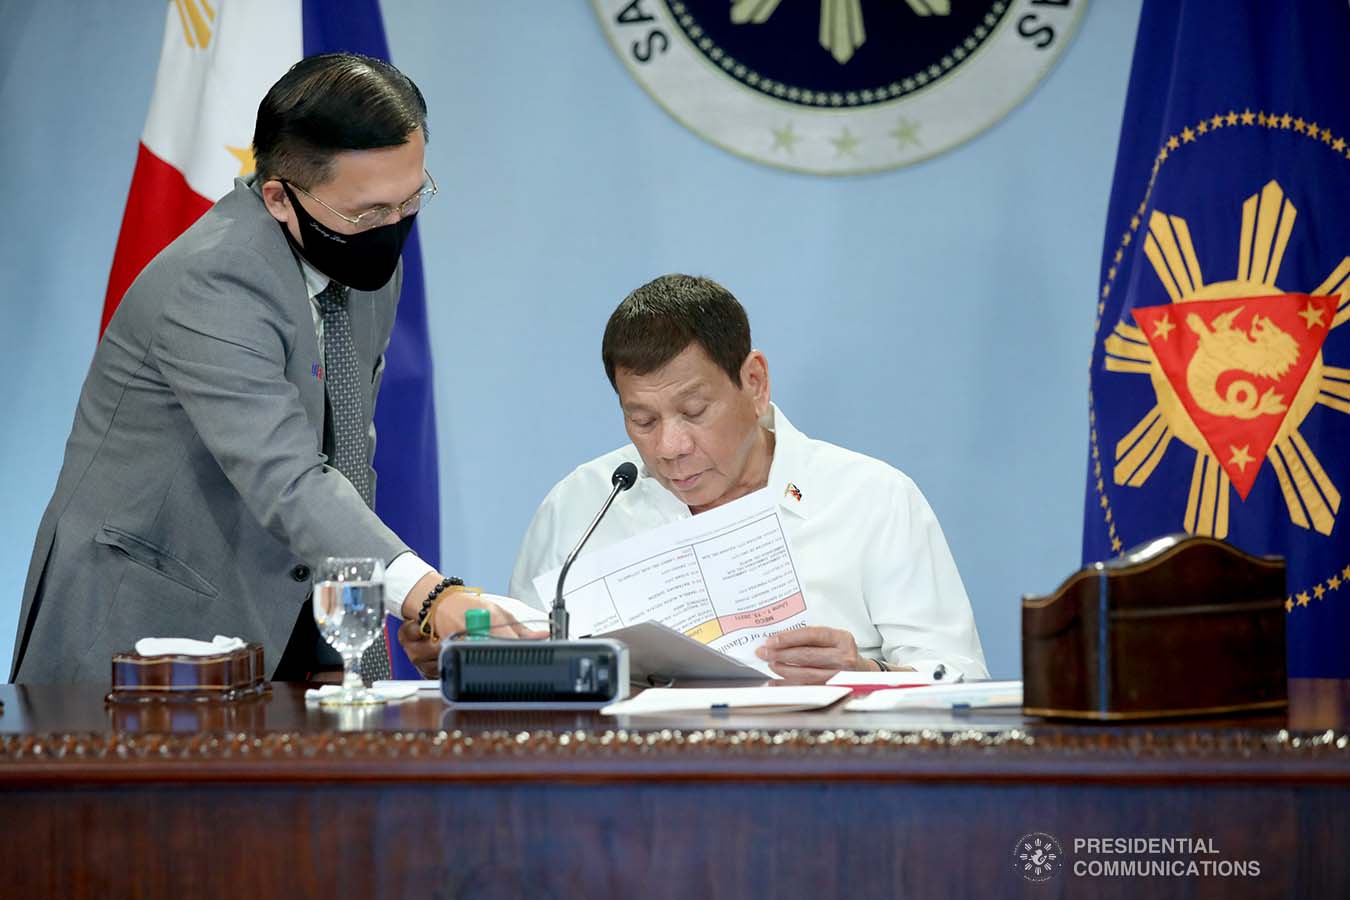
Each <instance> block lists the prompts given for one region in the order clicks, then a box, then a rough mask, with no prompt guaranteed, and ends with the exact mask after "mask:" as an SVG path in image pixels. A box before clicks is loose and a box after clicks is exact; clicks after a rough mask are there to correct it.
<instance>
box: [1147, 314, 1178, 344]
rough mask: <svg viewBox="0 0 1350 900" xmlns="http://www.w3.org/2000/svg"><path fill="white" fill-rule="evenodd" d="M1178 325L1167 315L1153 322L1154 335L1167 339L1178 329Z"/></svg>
mask: <svg viewBox="0 0 1350 900" xmlns="http://www.w3.org/2000/svg"><path fill="white" fill-rule="evenodd" d="M1176 327H1177V326H1175V325H1173V324H1172V320H1171V319H1169V318H1168V317H1167V316H1163V317H1162V318H1160V319H1159V320H1158V321H1157V322H1155V323H1153V336H1154V337H1159V338H1162V339H1163V340H1164V341H1165V340H1167V338H1168V337H1170V336H1171V334H1172V332H1173V331H1175V330H1176Z"/></svg>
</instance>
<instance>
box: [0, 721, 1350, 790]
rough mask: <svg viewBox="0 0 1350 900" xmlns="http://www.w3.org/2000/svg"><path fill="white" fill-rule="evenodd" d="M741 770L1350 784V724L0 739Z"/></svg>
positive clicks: (251, 765) (375, 761)
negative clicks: (1301, 728)
mask: <svg viewBox="0 0 1350 900" xmlns="http://www.w3.org/2000/svg"><path fill="white" fill-rule="evenodd" d="M746 778H752V779H755V780H778V781H782V780H819V779H822V778H829V779H836V780H837V779H844V780H882V781H889V780H915V781H942V782H951V781H972V780H975V781H982V782H987V781H1000V780H1008V781H1019V782H1026V781H1061V782H1062V781H1074V782H1151V783H1160V782H1175V783H1209V782H1234V781H1240V782H1261V783H1265V782H1270V783H1277V782H1339V783H1343V784H1346V785H1347V786H1350V733H1345V732H1339V733H1338V732H1335V731H1330V730H1328V731H1325V732H1319V733H1296V732H1290V731H1288V730H1285V729H1281V730H1279V731H1276V732H1263V731H1251V730H1230V731H1223V732H1203V731H1202V732H1187V731H1166V730H1147V729H1141V730H1130V731H1076V730H1065V731H1052V732H1049V733H1045V734H1033V733H1030V732H1028V731H1027V730H1024V729H1020V728H1011V729H1007V730H1004V731H995V732H990V731H890V730H886V729H876V730H825V731H813V730H798V729H790V730H758V729H750V730H736V729H691V730H681V729H662V730H659V731H636V730H622V729H620V730H596V731H564V732H556V731H543V730H541V731H518V732H513V731H480V732H465V731H460V730H455V731H381V732H337V731H323V732H299V731H278V732H267V733H263V734H249V733H244V732H226V733H196V734H170V733H165V734H121V733H93V732H88V733H65V734H34V735H5V736H2V737H0V785H3V786H6V787H18V786H34V785H38V784H42V783H54V782H58V783H71V782H82V783H90V782H98V783H108V782H194V783H201V782H214V781H232V782H238V781H245V782H272V781H285V782H313V781H324V782H333V781H341V782H384V783H389V782H401V781H410V782H412V781H415V782H419V783H425V782H427V781H446V782H454V781H481V780H491V779H506V780H513V781H515V780H525V781H530V780H538V781H568V782H596V781H680V780H742V779H746Z"/></svg>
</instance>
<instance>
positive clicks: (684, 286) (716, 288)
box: [600, 275, 750, 391]
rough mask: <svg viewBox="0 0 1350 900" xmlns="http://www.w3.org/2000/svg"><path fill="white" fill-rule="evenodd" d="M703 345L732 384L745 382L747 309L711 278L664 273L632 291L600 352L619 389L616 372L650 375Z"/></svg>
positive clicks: (615, 316) (611, 322) (613, 318)
mask: <svg viewBox="0 0 1350 900" xmlns="http://www.w3.org/2000/svg"><path fill="white" fill-rule="evenodd" d="M690 344H698V345H699V346H700V347H702V348H703V352H704V353H707V354H708V356H709V358H710V359H712V361H713V362H715V363H716V364H717V367H718V368H720V369H721V370H722V371H723V372H726V373H727V377H728V378H730V379H731V383H732V384H734V385H736V386H737V387H740V386H741V364H742V363H744V362H745V358H746V357H747V356H749V355H750V319H749V317H747V316H746V314H745V308H744V307H742V306H741V304H740V302H739V301H737V300H736V298H735V297H733V296H732V295H731V291H728V290H727V289H726V288H724V287H722V286H721V285H720V284H718V283H717V282H715V281H713V280H712V279H711V278H702V277H699V276H695V275H662V276H661V277H660V278H656V279H653V280H652V281H649V282H647V283H646V284H644V285H643V286H642V287H640V288H638V289H637V290H635V291H633V293H631V294H629V295H628V296H627V297H625V298H624V301H623V302H622V303H620V304H619V308H618V309H616V310H614V313H613V315H611V316H610V317H609V324H607V325H606V326H605V337H604V340H603V341H601V345H600V356H601V358H602V359H603V360H604V362H605V374H606V375H608V376H609V383H610V385H612V386H613V387H614V389H615V390H616V391H617V390H618V389H619V386H618V384H617V383H616V382H615V380H614V373H615V371H616V370H618V369H627V370H629V371H631V372H633V373H634V374H636V375H649V374H651V373H652V372H655V371H656V370H657V369H659V368H661V367H662V366H664V365H665V364H666V363H668V362H670V361H671V360H672V359H674V358H675V357H677V356H679V355H680V354H681V353H683V352H684V350H685V348H686V347H688V346H689V345H690Z"/></svg>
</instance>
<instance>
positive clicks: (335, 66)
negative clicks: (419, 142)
mask: <svg viewBox="0 0 1350 900" xmlns="http://www.w3.org/2000/svg"><path fill="white" fill-rule="evenodd" d="M426 127H427V103H426V100H425V99H423V97H422V92H421V91H419V90H418V89H417V85H415V84H413V83H412V80H411V79H410V78H408V76H406V75H404V74H403V73H402V72H400V71H399V70H398V69H396V68H394V67H393V66H392V65H390V64H389V63H387V62H385V61H384V60H382V59H375V58H374V57H371V56H361V55H360V54H356V53H323V54H319V55H317V56H308V57H305V58H304V59H302V60H300V61H299V62H298V63H296V64H295V65H293V66H291V68H290V71H288V72H287V73H286V74H285V75H283V76H281V80H280V81H278V82H277V83H276V84H274V85H272V89H271V90H269V91H268V92H267V96H266V97H264V98H263V101H262V103H260V104H259V105H258V122H257V125H256V126H255V127H254V130H253V158H254V161H255V163H256V164H257V169H258V178H259V180H261V181H266V180H268V179H271V178H280V179H282V180H285V181H289V182H292V183H294V184H297V185H299V186H300V187H302V188H312V187H314V186H316V185H320V184H323V183H324V182H325V181H327V180H328V179H329V178H330V177H331V176H332V166H333V155H334V154H336V153H338V152H340V151H342V150H375V149H378V148H381V147H397V146H399V145H400V144H405V143H407V141H408V135H409V134H411V133H412V132H413V131H415V130H417V129H418V128H421V129H422V132H423V136H426Z"/></svg>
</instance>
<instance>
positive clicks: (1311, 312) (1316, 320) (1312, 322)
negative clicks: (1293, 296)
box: [1299, 303, 1322, 331]
mask: <svg viewBox="0 0 1350 900" xmlns="http://www.w3.org/2000/svg"><path fill="white" fill-rule="evenodd" d="M1299 315H1300V316H1302V317H1303V321H1305V322H1307V323H1308V330H1309V331H1311V330H1312V329H1313V328H1314V327H1315V326H1317V325H1321V324H1322V310H1320V309H1318V308H1317V307H1316V306H1313V305H1312V304H1311V303H1309V304H1308V307H1307V308H1306V309H1304V310H1302V311H1301V312H1300V313H1299Z"/></svg>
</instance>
